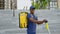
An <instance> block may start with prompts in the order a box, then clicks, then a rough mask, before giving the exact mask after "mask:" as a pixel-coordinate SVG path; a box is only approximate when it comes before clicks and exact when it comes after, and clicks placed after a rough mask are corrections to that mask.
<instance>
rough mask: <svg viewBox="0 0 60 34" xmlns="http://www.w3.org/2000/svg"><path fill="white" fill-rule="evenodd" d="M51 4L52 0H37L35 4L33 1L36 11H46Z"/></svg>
mask: <svg viewBox="0 0 60 34" xmlns="http://www.w3.org/2000/svg"><path fill="white" fill-rule="evenodd" d="M49 3H50V0H37V1H35V2H34V0H32V5H33V6H35V8H36V9H45V8H46V7H47V5H48V4H49Z"/></svg>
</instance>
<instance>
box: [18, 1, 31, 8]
mask: <svg viewBox="0 0 60 34" xmlns="http://www.w3.org/2000/svg"><path fill="white" fill-rule="evenodd" d="M24 6H27V9H29V7H30V6H31V1H30V0H17V9H23V8H24Z"/></svg>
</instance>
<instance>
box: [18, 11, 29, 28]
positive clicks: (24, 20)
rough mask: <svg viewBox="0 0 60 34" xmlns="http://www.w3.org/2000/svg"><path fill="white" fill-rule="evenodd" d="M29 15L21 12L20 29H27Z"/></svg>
mask: <svg viewBox="0 0 60 34" xmlns="http://www.w3.org/2000/svg"><path fill="white" fill-rule="evenodd" d="M27 15H28V13H27V12H20V14H19V28H27V25H28V24H27V22H28V19H27Z"/></svg>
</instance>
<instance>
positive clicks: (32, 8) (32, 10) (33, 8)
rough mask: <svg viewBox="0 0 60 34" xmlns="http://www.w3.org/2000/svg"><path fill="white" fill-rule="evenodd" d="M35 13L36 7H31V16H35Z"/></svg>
mask: <svg viewBox="0 0 60 34" xmlns="http://www.w3.org/2000/svg"><path fill="white" fill-rule="evenodd" d="M34 11H35V7H34V6H31V7H30V13H31V14H34Z"/></svg>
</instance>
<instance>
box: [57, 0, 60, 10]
mask: <svg viewBox="0 0 60 34" xmlns="http://www.w3.org/2000/svg"><path fill="white" fill-rule="evenodd" d="M57 3H58V8H59V9H60V0H57Z"/></svg>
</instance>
